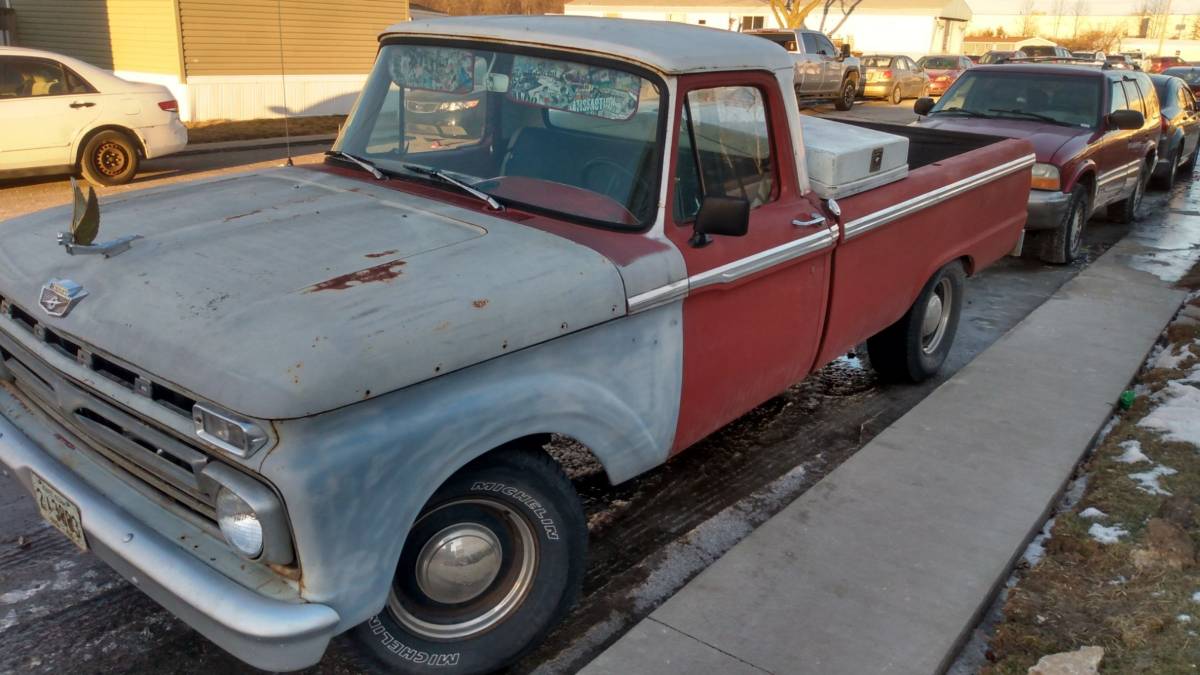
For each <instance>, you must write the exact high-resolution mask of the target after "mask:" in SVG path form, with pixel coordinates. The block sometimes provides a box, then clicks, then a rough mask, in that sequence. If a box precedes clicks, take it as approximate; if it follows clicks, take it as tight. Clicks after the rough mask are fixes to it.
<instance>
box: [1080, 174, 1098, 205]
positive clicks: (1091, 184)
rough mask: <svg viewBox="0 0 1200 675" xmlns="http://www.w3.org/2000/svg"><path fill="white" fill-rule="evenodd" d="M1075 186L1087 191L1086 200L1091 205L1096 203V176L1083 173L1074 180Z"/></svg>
mask: <svg viewBox="0 0 1200 675" xmlns="http://www.w3.org/2000/svg"><path fill="white" fill-rule="evenodd" d="M1075 185H1084V186H1086V187H1087V189H1088V199H1089V201H1090V202H1091V203H1093V204H1094V203H1095V201H1096V174H1094V173H1092V172H1091V171H1084V172H1083V173H1081V174H1079V176H1078V177H1076V178H1075Z"/></svg>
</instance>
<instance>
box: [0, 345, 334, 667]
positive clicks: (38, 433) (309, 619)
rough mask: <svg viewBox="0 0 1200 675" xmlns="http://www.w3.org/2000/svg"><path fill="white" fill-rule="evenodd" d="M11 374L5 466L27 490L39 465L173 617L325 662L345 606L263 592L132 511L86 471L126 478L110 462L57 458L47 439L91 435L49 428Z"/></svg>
mask: <svg viewBox="0 0 1200 675" xmlns="http://www.w3.org/2000/svg"><path fill="white" fill-rule="evenodd" d="M3 379H4V371H3V368H2V367H0V464H3V465H5V466H7V467H8V468H9V469H10V470H11V471H12V472H13V473H14V474H15V475H16V476H17V479H18V480H20V481H21V483H22V484H23V485H24V486H25V488H26V489H27V490H30V491H32V486H31V479H30V473H31V472H34V473H37V475H38V476H40V477H41V478H42V479H44V480H45V482H47V483H49V484H50V485H52V486H53V487H54V488H55V489H57V490H58V491H59V492H61V493H62V494H63V496H65V497H66V498H68V499H70V500H71V501H72V502H74V504H75V505H76V506H77V507H79V512H80V516H81V520H82V524H83V530H84V533H85V536H86V538H87V543H88V546H89V548H90V549H91V551H92V552H93V553H95V554H96V555H97V556H99V557H100V559H101V560H103V561H104V562H106V563H107V564H108V565H109V566H111V567H112V568H113V569H114V570H116V571H117V572H118V573H119V574H120V575H121V576H123V577H125V578H126V579H128V580H129V582H130V583H132V584H133V585H135V586H137V587H138V588H140V589H141V590H142V591H143V592H144V593H146V595H149V596H150V597H151V598H153V599H154V600H155V601H156V602H158V603H159V604H160V605H162V606H163V607H164V608H166V609H167V610H168V611H170V612H171V613H172V614H174V615H175V616H177V617H179V618H180V619H182V620H183V621H184V622H186V623H187V624H188V625H190V626H191V627H193V628H195V629H196V630H197V631H199V632H200V633H201V634H203V635H204V636H205V637H207V638H208V639H210V640H212V641H213V642H215V643H216V644H217V645H219V646H220V647H221V648H223V649H225V650H226V651H228V652H230V653H231V654H233V655H234V656H236V657H238V658H239V659H241V660H243V661H245V662H246V663H248V664H250V665H252V666H255V667H257V668H262V669H264V670H271V671H287V670H298V669H300V668H304V667H307V666H311V665H313V664H314V663H316V662H317V661H319V660H320V659H321V656H322V655H323V654H324V653H325V648H326V647H327V646H328V644H329V640H330V638H331V637H332V636H333V634H334V631H335V629H336V628H337V625H338V621H339V617H338V614H337V612H336V611H334V610H333V609H332V608H330V607H327V606H325V605H320V604H313V603H305V602H287V601H283V600H278V599H273V598H270V597H266V596H264V595H261V594H259V593H256V592H254V591H253V590H250V589H249V588H246V587H245V586H242V585H240V584H238V583H237V582H236V581H234V580H232V579H230V578H228V577H226V576H224V575H222V574H221V573H219V572H217V571H216V570H214V569H213V568H211V567H209V566H208V565H206V564H204V563H203V562H201V561H200V560H198V559H197V558H196V557H195V556H193V555H191V554H190V553H188V552H187V551H186V550H184V549H183V548H182V547H181V546H179V545H176V544H175V543H173V542H172V541H170V540H168V539H167V538H166V537H164V536H163V535H162V534H160V533H159V532H158V531H156V530H154V529H152V528H150V527H148V526H147V525H146V524H144V523H143V522H142V521H141V520H139V519H137V518H134V517H132V516H131V515H130V514H129V512H127V511H126V510H125V509H123V508H122V507H121V506H118V505H117V504H116V503H114V501H113V500H112V499H110V498H108V497H106V496H104V495H103V494H102V493H101V491H100V490H98V489H96V488H94V487H93V486H92V485H90V484H89V483H88V482H85V481H84V480H83V479H82V478H80V476H81V475H86V476H97V475H100V476H102V475H104V474H107V475H108V476H109V477H111V480H113V481H118V482H120V479H119V478H117V477H116V476H113V475H112V474H111V473H110V472H109V471H108V469H106V468H105V467H103V466H101V465H100V464H98V463H97V462H96V461H95V460H93V459H91V458H90V457H88V456H87V455H86V454H83V453H72V454H70V456H69V457H70V459H69V461H67V462H65V463H66V464H69V465H70V467H71V468H69V469H68V468H67V466H66V465H64V462H60V461H59V460H58V459H56V458H55V457H53V456H51V453H50V452H48V451H47V449H46V445H47V444H50V443H54V442H58V443H59V444H61V445H63V446H65V447H67V448H74V447H76V444H77V443H78V444H82V443H83V442H82V441H80V440H78V439H77V438H75V437H73V436H71V435H70V434H69V432H67V431H66V430H65V429H55V428H52V427H50V426H49V425H47V424H46V423H45V420H42V419H40V418H39V416H37V415H35V414H34V413H33V412H32V411H31V410H30V409H29V408H28V407H26V404H25V402H24V401H23V400H22V399H21V398H19V397H18V395H15V394H13V393H12V392H10V390H9V389H8V388H7V386H4V384H3ZM16 422H20V423H21V424H22V426H23V427H24V428H25V429H26V431H22V430H21V429H20V428H18V426H17V424H16ZM27 432H28V433H27ZM31 436H33V437H35V438H36V440H35V438H31ZM56 439H57V441H56ZM96 472H103V473H102V474H97V473H96ZM106 487H107V486H106ZM127 489H128V490H130V491H131V492H132V488H127ZM146 503H147V505H148V506H147V508H148V509H150V510H151V511H153V512H155V513H157V512H162V511H163V509H162V508H161V507H157V506H156V505H155V504H154V503H153V502H150V501H148V500H147V502H146ZM135 512H139V513H140V512H141V510H140V509H139V510H137V511H135Z"/></svg>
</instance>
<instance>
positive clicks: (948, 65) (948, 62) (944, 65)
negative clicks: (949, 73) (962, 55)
mask: <svg viewBox="0 0 1200 675" xmlns="http://www.w3.org/2000/svg"><path fill="white" fill-rule="evenodd" d="M921 67H922V68H925V69H927V70H928V69H933V70H956V69H958V68H959V67H960V66H959V63H958V57H957V56H926V57H925V58H923V59H921Z"/></svg>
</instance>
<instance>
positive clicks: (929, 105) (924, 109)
mask: <svg viewBox="0 0 1200 675" xmlns="http://www.w3.org/2000/svg"><path fill="white" fill-rule="evenodd" d="M933 105H934V100H933V99H931V98H929V97H928V96H922V97H921V98H919V99H917V100H916V102H915V103H913V112H915V113H916V114H918V115H921V116H922V117H924V116H925V115H928V114H929V111H930V110H933Z"/></svg>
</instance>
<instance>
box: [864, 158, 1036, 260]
mask: <svg viewBox="0 0 1200 675" xmlns="http://www.w3.org/2000/svg"><path fill="white" fill-rule="evenodd" d="M1036 161H1037V157H1036V156H1035V155H1025V156H1024V157H1020V158H1018V159H1014V160H1012V161H1010V162H1005V163H1004V164H1001V165H999V166H996V167H992V168H991V169H988V170H987V171H983V172H980V173H977V174H975V175H973V176H967V177H966V178H963V179H962V180H958V181H955V182H953V183H951V184H949V185H946V186H944V187H940V188H937V189H936V190H931V191H929V192H926V193H924V194H920V195H917V196H916V197H913V198H911V199H907V200H905V201H902V202H900V203H899V204H895V205H892V206H889V207H887V208H886V209H881V210H879V211H876V212H874V213H869V214H867V215H865V216H862V217H860V218H856V219H854V220H852V221H850V222H848V223H846V225H845V230H844V231H845V235H844V237H845V240H846V241H849V240H850V239H853V238H854V237H857V236H859V235H862V234H865V233H867V232H870V231H871V230H873V229H875V228H877V227H879V226H881V225H886V224H888V223H890V222H892V221H894V220H897V219H900V218H903V217H904V216H907V215H911V214H913V213H916V212H917V211H921V210H923V209H926V208H928V207H930V206H934V205H936V204H940V203H942V202H944V201H946V200H948V199H952V198H954V197H957V196H959V195H961V194H963V193H965V192H969V191H971V190H974V189H975V188H977V187H980V186H982V185H986V184H988V183H990V182H992V181H994V180H997V179H1000V178H1004V177H1005V176H1009V175H1011V174H1014V173H1016V172H1018V171H1022V170H1024V169H1028V168H1029V167H1031V166H1033V164H1034V162H1036Z"/></svg>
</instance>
